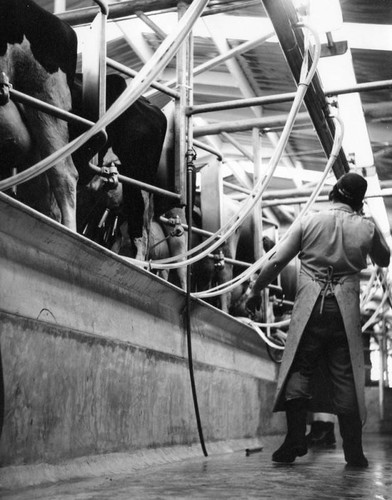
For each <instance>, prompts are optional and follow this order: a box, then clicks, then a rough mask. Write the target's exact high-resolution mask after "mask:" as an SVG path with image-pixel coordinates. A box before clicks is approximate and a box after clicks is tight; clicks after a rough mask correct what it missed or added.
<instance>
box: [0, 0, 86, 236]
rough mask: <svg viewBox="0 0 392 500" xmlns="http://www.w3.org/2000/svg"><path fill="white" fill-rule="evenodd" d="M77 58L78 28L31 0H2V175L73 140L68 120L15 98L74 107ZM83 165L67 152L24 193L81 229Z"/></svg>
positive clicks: (47, 211) (42, 208) (45, 210)
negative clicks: (78, 201) (80, 169)
mask: <svg viewBox="0 0 392 500" xmlns="http://www.w3.org/2000/svg"><path fill="white" fill-rule="evenodd" d="M76 58H77V37H76V33H75V32H74V30H73V29H72V28H71V27H70V26H69V25H68V24H67V23H65V22H63V21H61V20H59V19H58V18H57V17H56V16H54V15H53V14H51V13H49V12H47V11H45V10H44V9H42V8H41V7H39V6H38V5H37V4H35V3H34V2H33V1H31V0H1V2H0V132H1V136H0V175H1V176H2V178H4V177H8V176H9V175H10V174H11V172H12V169H13V168H16V169H18V170H23V169H25V168H27V167H29V166H31V165H33V164H34V163H36V162H37V161H38V160H40V159H42V158H45V157H47V156H49V155H50V154H52V153H54V152H55V151H58V150H59V149H61V148H62V147H63V146H64V145H66V144H67V143H68V140H69V138H68V125H67V123H66V122H64V121H63V120H60V119H58V118H55V117H54V116H51V115H49V114H46V113H43V112H42V111H38V110H37V109H36V108H33V107H30V106H27V105H21V104H18V103H15V102H13V101H12V100H10V91H9V89H10V85H12V87H13V88H14V89H16V90H18V91H20V92H23V93H25V94H28V95H30V96H32V97H35V98H37V99H40V100H42V101H45V102H47V103H50V104H52V105H55V106H57V107H59V108H61V109H64V110H67V111H69V110H70V109H71V93H70V86H71V84H72V81H73V78H74V74H75V69H76ZM76 185H77V171H76V169H75V166H74V164H73V162H72V159H71V158H69V157H68V158H65V159H64V160H62V161H60V162H58V163H57V164H56V165H55V166H54V167H53V168H51V169H50V170H48V171H47V172H46V173H45V174H42V175H41V176H39V177H38V178H36V179H35V180H34V181H32V182H31V183H28V184H22V185H21V186H20V187H19V188H18V197H19V198H20V199H21V200H22V201H24V202H26V203H27V204H29V205H31V206H32V207H33V208H36V209H37V210H39V211H41V212H43V213H45V214H46V215H49V216H51V217H53V218H56V219H57V220H59V221H60V222H62V223H63V224H64V225H65V226H67V227H69V228H70V229H72V230H76V215H75V210H76Z"/></svg>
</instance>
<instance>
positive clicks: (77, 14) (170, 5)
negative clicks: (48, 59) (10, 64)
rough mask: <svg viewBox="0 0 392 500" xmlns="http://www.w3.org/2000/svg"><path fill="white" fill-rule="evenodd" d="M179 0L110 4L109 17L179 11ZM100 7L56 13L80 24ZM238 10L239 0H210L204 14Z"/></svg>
mask: <svg viewBox="0 0 392 500" xmlns="http://www.w3.org/2000/svg"><path fill="white" fill-rule="evenodd" d="M183 2H184V3H186V4H191V3H192V0H183ZM259 3H260V2H259V0H248V1H245V0H242V2H241V8H246V7H251V6H253V5H258V4H259ZM177 4H178V0H128V1H122V2H118V3H112V4H110V12H109V16H108V19H119V18H129V17H131V16H136V15H137V12H139V11H142V12H144V13H152V12H154V13H159V12H162V11H164V12H170V11H171V12H177ZM98 10H99V9H98V7H84V8H81V9H74V10H69V11H65V12H61V13H56V15H57V17H59V18H60V19H62V20H63V21H66V22H67V23H69V24H71V25H72V26H80V25H83V24H89V23H91V21H92V20H93V19H94V18H95V16H96V15H97V13H98ZM233 10H238V0H226V1H225V5H222V4H221V3H220V2H214V0H210V2H209V5H208V7H207V8H206V9H205V10H204V12H203V13H202V16H208V15H214V14H220V13H224V12H231V11H233Z"/></svg>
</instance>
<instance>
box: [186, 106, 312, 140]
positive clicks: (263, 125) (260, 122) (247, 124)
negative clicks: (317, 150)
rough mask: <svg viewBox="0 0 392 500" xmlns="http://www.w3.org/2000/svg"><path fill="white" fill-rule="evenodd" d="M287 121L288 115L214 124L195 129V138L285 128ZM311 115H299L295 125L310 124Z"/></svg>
mask: <svg viewBox="0 0 392 500" xmlns="http://www.w3.org/2000/svg"><path fill="white" fill-rule="evenodd" d="M286 121H287V115H276V116H269V117H262V118H249V119H248V120H235V121H227V122H222V123H212V124H209V125H201V126H199V127H195V128H194V132H193V133H194V137H201V136H203V135H217V134H221V133H222V132H241V131H244V130H251V129H253V128H255V127H257V128H260V129H272V128H283V127H284V125H285V123H286ZM309 122H310V119H309V114H308V113H306V112H304V113H298V115H297V116H296V118H295V125H296V126H297V125H299V124H301V125H303V124H307V125H308V124H309Z"/></svg>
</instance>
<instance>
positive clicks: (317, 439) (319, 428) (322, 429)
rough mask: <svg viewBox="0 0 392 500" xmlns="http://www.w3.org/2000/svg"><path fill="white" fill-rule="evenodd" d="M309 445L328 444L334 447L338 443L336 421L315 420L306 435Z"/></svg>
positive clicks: (327, 445)
mask: <svg viewBox="0 0 392 500" xmlns="http://www.w3.org/2000/svg"><path fill="white" fill-rule="evenodd" d="M306 441H307V443H308V446H309V447H310V446H326V447H331V448H333V447H334V446H335V444H336V438H335V432H334V423H333V422H322V421H321V420H315V421H314V422H312V424H311V428H310V432H309V434H308V435H307V436H306Z"/></svg>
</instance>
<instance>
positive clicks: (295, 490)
mask: <svg viewBox="0 0 392 500" xmlns="http://www.w3.org/2000/svg"><path fill="white" fill-rule="evenodd" d="M280 442H281V437H274V438H269V439H268V440H266V441H265V445H264V448H263V450H262V451H261V452H258V453H253V454H251V455H249V456H246V454H245V451H241V452H234V453H227V454H224V455H214V456H209V457H207V458H204V457H203V455H202V452H201V451H200V455H201V456H200V458H197V459H189V460H183V461H181V462H177V463H174V464H170V465H160V466H151V467H148V468H145V469H143V470H139V471H136V472H132V473H130V474H128V475H123V474H117V475H105V476H102V477H99V478H90V479H85V480H78V481H72V482H61V483H56V484H50V485H47V486H40V487H30V488H25V489H20V490H13V491H10V490H0V498H1V499H2V500H11V499H12V500H33V499H37V500H38V499H39V500H130V499H140V500H147V499H148V500H157V499H164V498H171V499H182V498H183V499H187V498H195V499H214V500H218V499H220V498H225V499H252V498H258V499H279V500H286V499H287V500H315V499H317V500H321V499H344V500H346V499H355V500H362V499H363V500H371V499H374V500H388V499H392V436H391V435H382V436H380V435H373V434H366V435H365V437H364V449H365V454H366V455H367V457H368V459H369V463H370V465H369V468H368V469H356V470H355V469H353V470H349V469H347V468H346V467H345V462H344V458H343V453H342V449H341V443H340V441H338V445H337V447H336V449H332V450H331V449H329V450H327V449H313V450H311V451H310V452H309V453H308V455H306V456H305V457H302V458H298V459H297V460H296V462H295V463H294V464H291V465H279V464H273V463H272V462H271V453H272V452H273V451H274V450H275V448H276V447H277V446H279V445H280Z"/></svg>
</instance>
